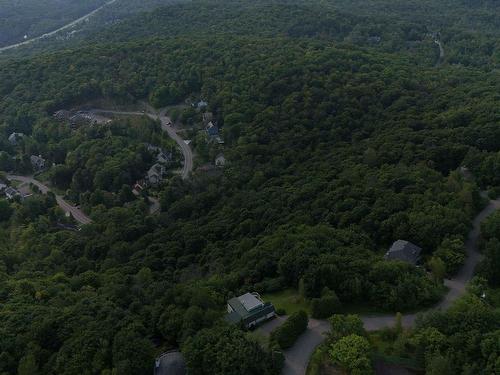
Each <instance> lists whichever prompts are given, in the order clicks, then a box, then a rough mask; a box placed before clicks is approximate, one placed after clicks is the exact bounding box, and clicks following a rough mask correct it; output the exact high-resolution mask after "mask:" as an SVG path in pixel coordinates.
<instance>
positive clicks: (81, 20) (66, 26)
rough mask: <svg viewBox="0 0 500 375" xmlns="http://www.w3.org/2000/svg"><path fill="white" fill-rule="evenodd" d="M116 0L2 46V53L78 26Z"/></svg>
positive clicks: (0, 50)
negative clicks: (72, 19) (65, 22)
mask: <svg viewBox="0 0 500 375" xmlns="http://www.w3.org/2000/svg"><path fill="white" fill-rule="evenodd" d="M116 1H118V0H110V1H108V2H106V3H105V4H103V5H101V6H100V7H99V8H97V9H94V10H93V11H92V12H90V13H87V14H86V15H84V16H82V17H80V18H78V19H76V20H74V21H72V22H70V23H68V24H66V25H64V26H62V27H60V28H58V29H56V30H54V31H51V32H48V33H45V34H42V35H40V36H37V37H35V38H31V39H28V40H25V41H23V42H20V43H16V44H11V45H10V46H5V47H2V48H0V53H2V52H4V51H8V50H10V49H14V48H18V47H21V46H25V45H28V44H31V43H33V42H36V41H38V40H42V39H45V38H49V37H51V36H54V35H56V34H58V33H60V32H61V31H64V30H67V29H70V28H72V27H73V26H76V25H78V24H79V23H82V22H83V21H85V20H86V19H87V18H89V17H92V16H93V15H94V14H96V13H97V12H99V11H101V10H102V9H103V8H104V7H107V6H108V5H111V4H113V3H115V2H116Z"/></svg>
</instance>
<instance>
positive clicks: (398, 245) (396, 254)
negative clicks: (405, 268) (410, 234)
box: [384, 240, 422, 265]
mask: <svg viewBox="0 0 500 375" xmlns="http://www.w3.org/2000/svg"><path fill="white" fill-rule="evenodd" d="M421 252H422V248H420V247H418V246H417V245H415V244H413V243H411V242H409V241H404V240H397V241H396V242H394V243H393V244H392V246H391V248H390V249H389V251H387V253H385V255H384V258H385V259H388V260H401V261H403V262H406V263H410V264H413V265H416V264H417V263H418V261H419V260H420V253H421Z"/></svg>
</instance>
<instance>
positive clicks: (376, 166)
mask: <svg viewBox="0 0 500 375" xmlns="http://www.w3.org/2000/svg"><path fill="white" fill-rule="evenodd" d="M451 3H453V5H454V7H451V8H452V9H451V10H450V12H445V11H442V12H441V13H440V15H441V16H440V18H441V22H440V23H439V22H438V20H436V19H435V18H430V19H428V21H429V22H428V23H426V24H422V23H421V22H420V21H421V19H422V18H421V17H424V18H425V17H427V16H428V12H431V13H432V12H433V10H434V9H435V10H436V11H439V10H443V9H444V8H443V7H446V6H448V7H450V4H451ZM356 4H363V5H366V6H367V8H366V9H367V10H364V11H363V12H356ZM471 4H472V3H471V2H465V1H451V0H449V1H446V2H439V3H438V2H433V1H425V2H418V3H416V2H412V1H397V2H395V3H394V7H393V8H391V9H392V11H391V12H386V11H385V9H387V7H388V3H387V2H385V1H361V0H357V1H353V2H335V3H333V2H323V1H317V2H316V1H308V2H304V1H260V0H258V1H240V0H238V1H206V0H203V1H193V2H192V3H191V2H190V3H187V4H176V5H172V6H169V7H165V8H162V9H160V10H157V11H155V12H153V13H147V14H143V15H139V16H137V18H131V19H125V18H124V19H123V20H122V21H121V22H119V23H118V24H117V25H114V26H111V28H109V29H105V30H103V31H99V32H96V33H94V34H92V35H91V36H89V39H86V40H84V41H82V43H81V44H78V43H79V42H78V43H77V42H76V40H75V43H76V44H77V48H69V49H67V48H64V49H59V48H60V47H61V46H59V47H57V48H54V49H53V50H51V51H50V52H45V53H42V54H37V53H35V54H33V55H32V56H25V57H17V56H16V55H10V56H9V58H8V59H6V60H2V61H1V62H0V150H1V152H0V169H1V170H3V171H5V172H8V171H15V172H17V173H30V172H31V171H30V168H31V167H30V166H29V156H30V155H33V154H34V155H38V154H40V155H43V156H44V157H45V158H46V159H47V161H48V170H47V172H46V175H45V176H43V175H42V177H45V178H46V179H47V180H48V182H50V183H51V186H53V187H54V189H56V191H57V192H59V193H60V194H62V195H64V196H65V197H66V198H67V199H69V200H71V201H72V202H74V203H75V204H79V205H81V206H82V208H83V209H84V210H85V211H86V212H87V213H88V214H89V215H90V216H91V218H92V219H93V223H92V224H89V225H86V226H84V227H83V228H82V229H81V230H79V231H73V230H65V229H62V228H61V225H60V224H61V223H66V221H67V218H64V215H63V214H62V213H61V211H60V210H59V208H58V207H57V204H56V203H57V202H56V200H55V199H54V196H53V195H50V194H49V195H47V196H42V195H38V194H34V195H33V196H32V197H30V198H29V199H26V200H23V201H18V200H14V201H7V200H4V199H1V200H0V235H1V236H2V237H3V238H5V239H6V241H2V244H1V245H0V321H1V322H2V323H1V324H0V373H1V374H11V373H16V371H19V372H20V373H21V370H22V371H25V372H23V373H30V371H31V373H37V372H39V373H42V374H79V373H81V372H82V369H84V368H85V369H88V371H87V373H89V374H94V373H103V374H111V373H113V372H112V371H115V372H117V373H119V374H121V373H123V374H143V373H145V372H147V371H150V369H151V366H152V365H153V360H152V358H153V355H154V354H155V353H157V352H159V351H161V350H162V349H169V348H173V347H179V346H181V347H182V348H183V349H184V350H185V351H186V352H187V353H188V362H189V361H190V360H191V359H192V358H196V353H198V351H201V352H203V351H204V348H205V347H207V346H211V345H217V346H218V347H221V348H224V349H222V350H223V353H230V352H231V345H228V344H227V339H226V338H227V337H231V338H232V340H233V341H234V345H235V346H236V347H238V348H240V350H238V351H235V352H237V353H233V354H234V356H235V357H231V358H232V360H233V361H234V363H246V362H245V358H247V357H248V356H250V355H252V356H256V357H257V358H262V363H261V364H260V365H262V366H263V367H265V368H266V371H269V373H270V374H271V373H275V370H276V367H275V364H274V360H275V358H274V357H273V356H272V355H270V354H269V353H263V352H262V350H261V348H260V347H259V346H258V345H253V344H249V343H248V342H247V341H246V340H247V338H246V336H244V335H242V334H241V332H234V331H233V330H231V329H228V328H227V327H222V328H221V327H219V326H218V324H219V321H220V319H221V317H222V316H223V314H224V309H225V301H226V300H227V299H228V298H230V297H232V296H235V295H238V294H240V293H243V292H246V291H248V290H255V291H258V292H275V291H279V290H283V289H287V288H294V289H297V288H298V289H300V290H301V291H302V293H303V295H304V298H307V299H315V298H316V299H317V298H320V297H321V296H322V295H323V293H324V291H325V290H328V291H329V293H333V294H334V295H336V296H338V302H339V303H341V304H343V305H359V304H365V305H366V306H368V307H371V308H375V309H378V310H386V311H391V312H395V311H397V310H415V309H420V308H423V307H425V306H430V305H432V304H433V303H435V302H436V301H438V300H439V298H440V296H441V294H442V292H443V286H442V283H441V281H442V280H440V279H439V277H429V275H428V274H427V272H426V269H425V266H424V267H422V268H416V267H413V266H410V265H407V264H404V263H401V262H397V261H386V260H383V254H384V253H385V251H387V249H388V247H389V246H390V245H391V244H392V242H393V241H395V240H397V239H406V240H409V241H412V242H414V243H416V244H419V245H420V246H421V247H422V248H423V261H424V265H425V264H426V262H427V261H433V262H434V263H433V264H435V261H436V259H438V260H439V262H441V263H442V264H443V265H444V267H445V269H444V272H445V273H447V274H449V275H452V274H453V273H454V272H456V271H457V269H458V268H459V267H460V265H461V264H462V263H463V260H464V252H463V244H464V241H465V239H466V235H467V233H468V231H469V229H470V226H471V220H472V218H473V217H474V215H475V214H476V213H477V212H478V211H479V210H480V209H481V208H482V206H483V205H484V200H483V198H482V197H481V195H480V191H481V190H489V192H490V194H491V195H495V194H497V193H498V192H499V191H500V179H499V178H500V177H499V176H500V174H499V173H498V171H499V170H500V144H499V143H498V141H497V140H498V137H499V136H500V130H499V128H498V123H499V122H500V107H499V106H498V102H499V99H500V98H499V92H500V77H499V75H498V71H497V70H495V69H496V67H497V65H498V57H499V55H498V53H499V50H498V29H497V28H495V22H498V20H497V19H493V18H489V17H488V15H491V14H498V12H499V9H498V6H496V5H495V3H494V2H489V1H483V2H480V4H479V3H478V4H476V3H474V4H476V5H474V4H472V5H471ZM409 6H412V9H415V12H414V13H412V14H414V16H411V17H410V16H408V15H406V16H403V15H402V14H403V13H405V11H406V10H408V7H409ZM469 10H470V13H468V12H469ZM257 15H258V17H257ZM482 17H484V18H485V19H484V21H483V20H481V19H482ZM389 19H397V20H398V22H394V23H393V22H387V20H389ZM470 19H473V20H474V21H470ZM438 26H439V27H438ZM455 29H456V30H460V31H461V33H463V34H460V35H463V37H459V36H458V34H457V35H455V36H453V37H452V36H451V35H452V33H454V32H453V30H455ZM437 32H439V33H440V38H442V40H443V43H444V44H445V46H446V47H445V48H446V50H447V51H448V52H447V57H445V59H444V61H441V62H439V63H437V62H438V61H439V60H440V59H439V49H438V47H437V46H436V44H435V38H436V37H437V36H436V35H431V34H433V33H434V34H435V33H437ZM468 38H470V39H468ZM468 40H473V41H475V42H477V43H478V44H477V46H479V47H478V48H477V49H472V50H468V51H465V50H463V49H462V47H461V46H462V44H461V43H466V42H467V41H468ZM62 46H67V45H65V44H63V45H62ZM484 46H487V48H486V47H485V48H483V47H484ZM35 52H36V49H35ZM190 97H198V98H200V97H201V98H204V99H205V100H207V102H208V103H209V107H210V110H211V111H212V112H213V114H214V117H215V119H216V120H217V122H218V124H219V126H220V128H221V135H222V137H223V139H224V141H225V144H224V154H225V156H226V158H227V160H228V161H229V162H228V164H227V166H226V167H225V168H224V169H223V171H222V172H221V173H216V174H207V173H204V172H203V170H202V169H201V170H198V171H195V173H194V174H193V176H191V178H189V179H187V180H182V179H181V178H180V177H179V176H174V175H171V176H169V178H168V179H167V180H166V182H165V183H164V184H162V185H161V186H160V187H159V188H158V189H157V193H158V196H159V198H160V203H161V213H160V214H159V215H149V214H148V210H147V209H146V203H145V201H143V200H140V199H135V198H134V197H133V196H131V195H130V191H131V188H132V185H133V184H134V182H135V181H136V180H137V179H139V178H140V176H141V175H143V174H144V171H145V170H147V168H149V167H150V166H151V164H152V159H151V158H152V157H151V155H150V154H148V153H147V152H146V150H145V146H144V144H145V143H154V144H160V145H162V146H164V147H168V145H169V143H168V142H169V141H167V140H166V139H164V136H163V135H162V134H160V130H159V124H158V123H157V122H155V121H150V120H147V119H146V118H142V119H137V120H134V121H131V120H125V119H121V120H118V119H114V120H113V121H112V122H111V123H110V124H108V125H106V126H102V127H91V128H88V129H78V130H74V129H71V128H70V127H69V126H68V124H66V123H63V122H60V121H56V120H55V119H54V117H53V114H54V112H55V111H59V110H70V109H72V108H78V107H79V106H84V105H86V104H88V103H95V102H96V101H99V102H104V103H113V104H114V105H120V106H125V107H126V106H132V105H136V104H137V102H138V101H147V100H148V99H150V98H151V99H154V102H155V103H154V104H156V105H157V106H158V107H162V106H166V105H170V104H172V103H171V102H172V100H173V99H172V98H174V99H175V100H178V101H179V102H182V101H183V100H184V99H186V98H190ZM196 116H198V117H201V116H199V114H198V115H196V114H195V115H193V118H197V117H196ZM13 133H22V134H23V135H24V137H23V138H22V140H21V141H19V142H16V143H15V144H13V143H12V142H11V141H10V140H9V138H10V136H11V135H12V134H13ZM195 147H201V146H199V145H198V144H195ZM207 147H212V146H210V145H209V146H207ZM200 150H201V148H200V149H198V148H197V149H196V150H195V151H198V153H199V154H200V155H201V153H202V152H201V151H200ZM208 154H210V153H208ZM210 155H211V154H210ZM199 157H201V156H199ZM464 166H465V167H466V168H462V167H464ZM464 170H465V171H467V172H469V173H464ZM471 176H472V177H471ZM497 222H498V217H497V216H494V217H493V218H492V219H491V221H488V222H486V223H485V233H487V235H486V238H485V240H486V241H487V242H485V244H484V249H485V250H484V251H485V255H487V258H486V259H487V261H485V262H484V263H483V264H482V265H481V267H480V268H481V269H480V273H481V276H483V277H484V279H485V280H486V281H485V283H486V284H489V286H490V287H496V286H498V273H497V272H496V271H495V268H494V267H492V266H491V264H497V263H498V259H497V258H498V257H499V255H498V254H499V250H498V247H499V242H498V240H499V239H500V234H499V233H500V232H499V231H498V230H499V228H498V225H497V224H498V223H497ZM495 262H496V263H495ZM470 298H472V297H470ZM464 309H465V307H464V306H463V305H459V307H456V308H455V310H453V311H451V312H450V314H451V315H450V316H451V317H452V319H453V321H454V322H455V323H454V324H456V326H457V330H459V331H460V332H468V331H469V330H470V327H469V326H464V325H462V326H460V324H459V321H460V316H461V315H460V314H462V312H463V310H464ZM491 310H492V311H490V307H485V308H484V309H483V310H482V311H481V313H483V314H484V316H487V317H488V319H490V320H488V321H487V322H486V323H485V325H484V326H481V327H480V329H479V333H477V341H478V342H479V341H481V340H486V339H488V340H489V337H490V333H489V332H490V331H492V330H493V328H492V327H493V326H494V322H495V318H496V317H497V315H495V314H496V312H495V310H494V309H493V308H491ZM445 320H446V317H443V316H441V315H435V316H432V317H428V318H426V319H425V320H422V321H421V322H420V323H419V326H418V329H419V330H426V329H427V330H429V329H437V330H440V332H441V334H442V335H445V336H446V337H447V338H444V337H443V339H442V340H441V343H442V345H443V346H442V348H441V349H442V350H441V352H440V353H441V355H443V356H445V357H446V356H448V357H450V358H452V357H451V354H450V353H452V351H453V347H454V345H456V343H457V342H459V343H461V342H462V341H453V338H448V336H451V335H453V332H450V331H449V330H445V329H444V328H443V327H442V321H445ZM470 321H471V322H472V323H471V324H472V325H473V324H476V321H475V320H474V319H473V318H471V319H470ZM491 322H493V323H491ZM82 327H85V329H84V330H82ZM472 329H473V328H472ZM463 334H464V335H465V334H466V333H463ZM481 335H484V336H485V337H482V336H481ZM493 335H494V334H493V333H491V336H492V337H495V336H493ZM488 342H489V341H488ZM419 345H420V344H419ZM426 345H427V344H426V343H422V344H421V345H420V347H419V348H420V349H421V350H424V351H425V348H426ZM485 345H486V344H485ZM417 346H418V345H417ZM244 348H247V349H244ZM245 350H248V351H245ZM488 350H490V349H488ZM487 353H489V352H487ZM431 354H436V353H431ZM189 355H191V356H192V357H189ZM228 355H229V354H228ZM237 355H239V356H243V357H245V356H246V357H245V358H240V357H236V356H237ZM488 355H489V354H488ZM448 357H446V358H448ZM472 357H473V356H472V355H470V358H472ZM221 358H224V354H221ZM429 358H430V357H429ZM467 358H469V357H467ZM470 361H473V359H470ZM431 362H432V361H431V359H429V363H431ZM271 363H272V365H271ZM485 363H488V366H490V364H489V363H490V362H488V360H486V359H484V360H483V359H481V360H478V362H477V363H474V364H471V368H472V369H481V371H482V368H486V367H485V366H486V364H485ZM267 364H269V365H267ZM260 365H259V366H260ZM423 365H424V366H427V364H426V362H425V361H423ZM89 366H90V367H89ZM192 366H193V368H197V369H202V370H199V371H203V365H200V363H194V362H193V363H192ZM217 366H221V367H217V369H219V368H222V369H224V367H223V366H224V361H222V360H220V361H218V362H217ZM429 366H430V365H429ZM464 366H465V364H463V363H459V364H457V367H460V368H463V367H464ZM26 371H27V372H26ZM220 371H223V370H220ZM254 371H255V372H258V371H263V370H262V368H260V367H258V368H257V367H256V368H255V369H254ZM276 371H277V370H276ZM200 373H203V372H200ZM249 373H251V372H249ZM479 373H480V372H479ZM484 373H487V372H484Z"/></svg>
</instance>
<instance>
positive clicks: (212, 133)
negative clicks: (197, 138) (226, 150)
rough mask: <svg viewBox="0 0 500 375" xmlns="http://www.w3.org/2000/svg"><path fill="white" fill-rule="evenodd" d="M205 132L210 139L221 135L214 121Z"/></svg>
mask: <svg viewBox="0 0 500 375" xmlns="http://www.w3.org/2000/svg"><path fill="white" fill-rule="evenodd" d="M205 131H206V132H207V135H208V136H209V137H217V136H218V135H219V128H218V127H217V125H215V124H214V123H213V122H212V121H210V122H209V123H208V125H207V126H206V127H205Z"/></svg>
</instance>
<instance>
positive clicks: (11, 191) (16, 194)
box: [4, 187, 22, 199]
mask: <svg viewBox="0 0 500 375" xmlns="http://www.w3.org/2000/svg"><path fill="white" fill-rule="evenodd" d="M4 194H5V196H6V197H7V199H14V198H15V197H22V195H21V193H20V192H19V191H17V190H16V189H14V188H13V187H8V188H6V189H5V190H4Z"/></svg>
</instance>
